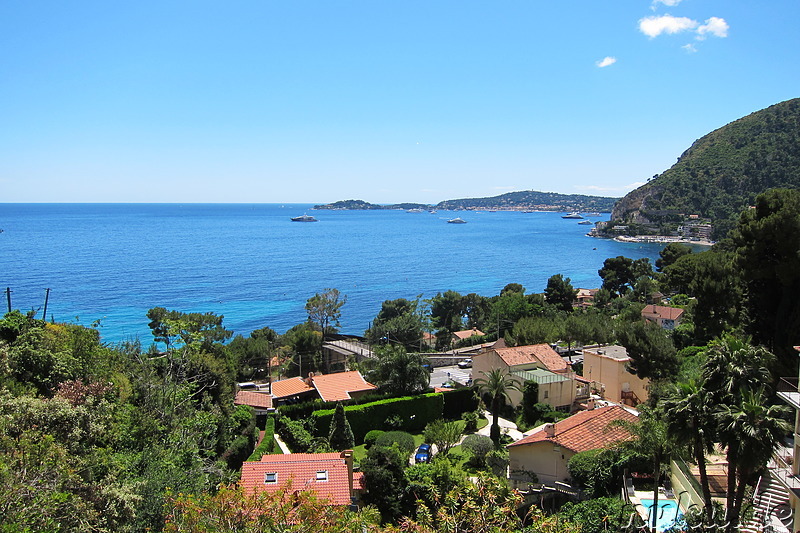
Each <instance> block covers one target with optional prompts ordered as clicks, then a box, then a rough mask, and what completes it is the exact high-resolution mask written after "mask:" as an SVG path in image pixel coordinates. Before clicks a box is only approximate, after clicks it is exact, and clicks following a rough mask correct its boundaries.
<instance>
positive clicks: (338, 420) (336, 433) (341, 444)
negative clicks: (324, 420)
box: [328, 402, 356, 451]
mask: <svg viewBox="0 0 800 533" xmlns="http://www.w3.org/2000/svg"><path fill="white" fill-rule="evenodd" d="M328 441H329V442H330V443H331V448H333V449H334V450H338V451H342V450H349V449H352V448H353V447H354V446H355V444H356V442H355V437H353V430H352V429H351V428H350V422H348V421H347V415H345V412H344V406H343V405H342V403H341V402H339V403H337V404H336V411H335V412H334V413H333V420H331V432H330V434H328Z"/></svg>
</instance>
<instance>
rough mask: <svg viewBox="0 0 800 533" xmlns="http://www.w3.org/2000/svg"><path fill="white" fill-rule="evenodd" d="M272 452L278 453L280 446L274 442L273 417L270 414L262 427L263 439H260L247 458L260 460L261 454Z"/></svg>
mask: <svg viewBox="0 0 800 533" xmlns="http://www.w3.org/2000/svg"><path fill="white" fill-rule="evenodd" d="M274 453H280V448H278V443H277V442H275V417H273V416H270V417H268V418H267V424H266V426H265V427H264V439H263V440H262V441H261V444H259V445H258V447H257V448H256V449H255V450H253V453H252V454H251V455H250V457H248V458H247V460H248V461H260V460H261V457H262V456H263V455H271V454H274Z"/></svg>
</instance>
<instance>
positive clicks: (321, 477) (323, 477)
mask: <svg viewBox="0 0 800 533" xmlns="http://www.w3.org/2000/svg"><path fill="white" fill-rule="evenodd" d="M317 481H328V471H327V470H318V471H317Z"/></svg>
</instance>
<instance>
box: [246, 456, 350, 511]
mask: <svg viewBox="0 0 800 533" xmlns="http://www.w3.org/2000/svg"><path fill="white" fill-rule="evenodd" d="M343 454H344V452H343V453H342V454H339V453H292V454H288V455H265V456H263V457H262V458H261V461H247V462H245V463H243V464H242V479H241V481H240V482H239V483H240V485H241V486H242V488H243V489H244V490H246V491H266V492H278V491H280V490H283V489H284V488H286V487H287V483H288V482H289V481H291V490H292V491H303V490H309V491H313V492H314V493H316V495H317V496H318V497H319V498H320V499H326V500H328V501H329V502H330V503H331V504H332V505H349V504H350V502H351V500H350V497H351V496H350V477H349V476H350V469H349V468H348V466H347V461H346V459H345V458H344V456H343ZM268 479H269V480H273V479H274V481H271V482H267V480H268Z"/></svg>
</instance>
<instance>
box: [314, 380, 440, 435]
mask: <svg viewBox="0 0 800 533" xmlns="http://www.w3.org/2000/svg"><path fill="white" fill-rule="evenodd" d="M446 394H453V393H452V392H448V393H446ZM446 394H445V395H446ZM442 396H443V394H442V393H429V394H422V395H419V396H405V397H402V398H390V399H387V400H379V401H377V402H372V403H366V404H361V405H348V406H346V407H345V408H344V410H345V413H347V420H348V421H349V422H350V427H351V428H352V429H353V436H354V437H355V439H356V444H361V443H363V442H364V436H365V435H366V434H367V433H368V432H369V431H370V430H373V429H382V428H380V427H376V426H378V425H380V424H382V423H383V421H385V420H386V419H388V418H390V417H397V418H399V419H400V421H401V424H400V427H399V428H397V429H400V430H402V431H408V432H410V433H419V432H421V431H422V430H424V429H425V426H426V425H428V423H429V422H432V421H434V420H437V419H439V418H442V416H443V412H444V399H443V398H442ZM333 412H334V410H333V409H326V410H324V411H314V412H313V413H312V414H311V416H312V417H313V419H314V420H315V422H316V424H315V426H316V434H317V435H318V436H327V435H328V433H329V432H330V424H331V419H332V418H333Z"/></svg>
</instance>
